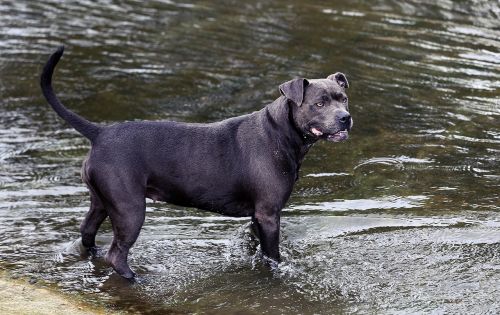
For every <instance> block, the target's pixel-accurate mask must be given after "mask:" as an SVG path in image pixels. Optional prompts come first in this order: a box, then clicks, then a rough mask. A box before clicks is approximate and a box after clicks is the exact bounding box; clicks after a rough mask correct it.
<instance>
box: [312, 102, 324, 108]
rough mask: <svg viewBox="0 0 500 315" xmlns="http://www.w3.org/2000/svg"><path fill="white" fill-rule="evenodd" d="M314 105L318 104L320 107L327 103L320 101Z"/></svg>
mask: <svg viewBox="0 0 500 315" xmlns="http://www.w3.org/2000/svg"><path fill="white" fill-rule="evenodd" d="M314 105H316V106H318V107H323V106H324V105H325V103H323V102H318V103H316V104H314Z"/></svg>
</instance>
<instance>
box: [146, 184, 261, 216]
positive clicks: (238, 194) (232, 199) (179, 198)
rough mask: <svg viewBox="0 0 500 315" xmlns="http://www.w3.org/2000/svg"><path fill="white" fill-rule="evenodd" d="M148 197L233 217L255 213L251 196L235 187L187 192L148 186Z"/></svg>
mask: <svg viewBox="0 0 500 315" xmlns="http://www.w3.org/2000/svg"><path fill="white" fill-rule="evenodd" d="M146 197H147V198H150V199H153V200H155V201H164V202H168V203H171V204H174V205H178V206H183V207H194V208H198V209H202V210H206V211H210V212H216V213H221V214H224V215H227V216H232V217H246V216H252V215H253V213H254V206H253V204H254V203H253V201H252V198H251V196H250V195H248V194H247V193H246V192H244V191H240V190H238V189H234V187H233V188H228V189H221V188H220V187H218V189H210V188H203V187H197V188H194V189H189V190H187V189H182V188H181V187H175V186H173V185H170V186H169V188H167V189H164V188H163V187H162V188H159V187H156V186H148V187H147V189H146Z"/></svg>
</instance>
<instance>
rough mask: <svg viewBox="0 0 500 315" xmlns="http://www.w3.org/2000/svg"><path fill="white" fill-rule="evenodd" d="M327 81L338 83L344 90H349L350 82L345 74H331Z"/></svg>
mask: <svg viewBox="0 0 500 315" xmlns="http://www.w3.org/2000/svg"><path fill="white" fill-rule="evenodd" d="M327 79H330V80H332V81H335V82H337V83H338V84H339V85H340V86H341V87H343V88H344V89H348V88H349V82H348V81H347V78H346V77H345V74H343V73H342V72H337V73H334V74H330V75H329V76H328V78H327Z"/></svg>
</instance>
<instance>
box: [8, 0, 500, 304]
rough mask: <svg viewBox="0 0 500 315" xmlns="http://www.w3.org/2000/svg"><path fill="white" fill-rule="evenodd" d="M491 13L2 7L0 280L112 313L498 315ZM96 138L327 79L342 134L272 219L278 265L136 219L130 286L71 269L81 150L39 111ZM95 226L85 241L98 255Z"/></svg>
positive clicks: (238, 109) (197, 116) (193, 223)
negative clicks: (334, 89) (278, 229)
mask: <svg viewBox="0 0 500 315" xmlns="http://www.w3.org/2000/svg"><path fill="white" fill-rule="evenodd" d="M499 20H500V6H499V4H498V2H497V1H454V2H451V1H439V2H435V1H404V2H401V1H392V0H378V1H370V2H369V3H368V2H365V1H357V0H354V1H346V2H342V3H336V4H327V3H326V2H325V1H271V2H260V1H245V2H244V3H242V2H237V1H217V2H216V3H213V2H212V1H198V2H178V1H150V2H146V3H143V2H141V1H121V2H115V1H98V2H94V1H80V2H79V3H78V4H74V3H70V2H67V3H66V2H64V3H59V2H57V1H47V0H42V1H10V0H6V1H2V2H1V4H0V96H1V97H0V112H1V115H0V231H1V233H0V263H1V265H2V268H5V269H8V270H10V271H11V272H13V273H16V274H19V275H22V276H26V277H36V278H39V279H44V280H45V281H46V282H47V283H50V284H52V285H54V286H56V287H57V288H58V290H61V291H64V292H67V293H69V294H78V295H82V296H83V298H84V299H86V300H88V301H90V302H93V303H98V304H102V305H105V306H107V307H110V308H113V309H117V310H127V311H130V312H150V313H155V312H158V313H169V312H171V313H181V314H183V313H212V314H219V313H224V314H226V313H238V314H262V313H266V314H298V313H300V314H335V313H339V314H341V313H342V314H343V313H429V312H434V313H438V314H440V313H488V312H490V313H493V312H495V310H497V309H499V308H500V304H499V300H498V298H497V297H498V296H499V295H500V215H499V211H500V200H499V190H500V189H499V188H500V167H499V163H500V22H499ZM60 44H65V45H66V53H65V56H64V57H63V59H62V61H61V63H60V65H59V67H58V69H57V71H56V75H55V78H54V80H55V88H56V90H57V92H58V94H59V95H60V97H61V99H62V100H63V102H64V103H65V104H66V105H67V106H68V107H70V108H71V109H74V110H75V111H76V112H77V113H79V114H81V115H83V116H85V117H86V118H88V119H91V120H93V121H96V122H100V123H113V122H117V121H124V120H146V119H147V120H178V121H189V122H211V121H216V120H220V119H224V118H228V117H232V116H235V115H240V114H244V113H248V112H251V111H255V110H258V109H260V108H262V107H263V106H264V105H265V104H267V103H269V102H271V101H272V100H274V99H275V98H277V97H278V96H279V94H278V89H277V87H278V85H279V84H280V83H282V82H284V81H287V80H289V79H291V78H293V77H295V76H303V77H308V78H317V77H326V76H327V75H329V74H331V73H334V72H337V71H342V72H344V73H345V74H346V75H347V77H348V79H349V81H350V85H351V88H350V89H349V91H348V92H349V95H350V107H351V114H352V115H353V117H354V121H355V123H354V129H353V131H352V133H351V138H350V139H349V141H348V142H346V143H341V144H332V143H318V144H317V145H315V147H313V148H312V149H311V151H310V153H309V155H308V156H307V157H306V159H305V161H304V164H303V167H302V170H301V179H300V180H299V182H298V183H297V185H296V187H295V190H294V193H293V195H292V198H291V199H290V202H289V203H288V205H287V207H286V208H285V209H284V210H283V218H282V242H281V244H282V246H281V251H282V255H283V258H284V262H283V263H282V264H280V265H279V267H278V268H277V269H275V270H269V269H268V268H266V267H264V266H263V264H262V261H261V258H260V255H259V251H258V249H257V250H256V248H255V244H254V242H253V240H252V239H251V237H250V235H249V233H248V220H247V219H245V218H243V219H234V218H228V217H222V216H219V215H217V214H212V213H207V212H202V211H199V210H196V209H187V208H181V207H175V206H171V205H168V204H162V203H153V202H152V201H151V202H148V209H147V218H146V223H145V225H144V228H143V230H142V233H141V236H140V237H139V240H138V242H137V244H136V246H135V247H134V248H133V250H132V253H131V256H130V263H131V265H132V267H133V268H134V269H135V270H136V271H137V273H138V275H139V281H138V283H137V284H135V285H130V284H128V283H126V282H124V281H123V280H121V279H120V278H119V277H117V276H116V275H114V274H113V272H112V271H111V269H110V268H108V267H107V266H106V265H105V264H104V263H103V261H102V258H94V259H92V258H91V257H87V256H85V255H83V254H81V251H80V248H79V242H78V237H79V233H78V226H79V223H80V221H81V220H82V218H83V215H84V214H85V212H86V210H87V208H88V206H89V198H88V192H87V190H86V188H85V187H84V185H83V184H82V183H81V180H80V175H79V174H80V167H81V163H82V160H83V159H84V157H85V155H86V153H87V150H88V148H89V144H88V142H87V141H86V140H85V139H84V138H83V137H81V136H80V135H79V134H78V133H76V132H75V131H74V130H72V129H71V128H70V127H69V126H68V125H67V124H65V123H64V122H62V121H61V119H59V118H58V117H57V116H56V114H55V113H53V112H52V110H50V109H49V106H48V105H47V104H46V102H45V101H44V100H43V99H42V95H41V93H40V90H39V87H38V76H39V73H40V71H41V67H42V65H43V64H44V62H45V61H46V59H47V57H48V55H49V54H50V53H51V52H52V51H53V50H54V49H55V47H57V46H58V45H60ZM111 237H112V233H111V228H110V225H109V222H106V223H105V224H104V226H103V227H102V230H101V232H100V234H99V236H98V240H97V241H98V244H99V245H101V246H102V248H103V250H105V249H106V248H107V246H108V245H109V243H110V240H111Z"/></svg>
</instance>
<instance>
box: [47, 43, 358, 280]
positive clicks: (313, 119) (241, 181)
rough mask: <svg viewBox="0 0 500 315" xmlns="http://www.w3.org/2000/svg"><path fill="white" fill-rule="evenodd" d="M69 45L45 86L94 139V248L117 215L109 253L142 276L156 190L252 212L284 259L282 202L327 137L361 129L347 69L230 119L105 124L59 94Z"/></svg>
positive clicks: (275, 254) (60, 109)
mask: <svg viewBox="0 0 500 315" xmlns="http://www.w3.org/2000/svg"><path fill="white" fill-rule="evenodd" d="M63 51H64V47H60V48H58V49H57V51H56V52H55V53H53V54H52V55H51V57H50V59H49V60H48V62H47V64H46V65H45V67H44V69H43V73H42V76H41V87H42V91H43V94H44V96H45V98H46V99H47V101H48V102H49V104H50V105H51V106H52V108H53V109H54V111H55V112H56V113H57V114H58V115H59V116H60V117H61V118H62V119H64V120H65V121H66V122H68V123H69V124H70V125H71V126H73V127H74V128H75V129H76V130H77V131H78V132H80V133H81V134H82V135H83V136H85V137H86V138H87V139H89V140H90V142H91V145H92V146H91V149H90V152H89V154H88V157H87V158H86V159H85V161H84V162H83V168H82V178H83V180H84V182H85V183H86V184H87V186H88V188H89V190H90V210H89V211H88V213H87V214H86V216H85V219H84V220H83V222H82V224H81V226H80V232H81V236H82V244H83V246H84V247H85V248H87V249H88V250H89V251H91V252H93V251H95V248H96V247H95V246H96V244H95V237H96V234H97V230H98V229H99V226H100V225H101V223H102V222H103V221H104V220H105V219H106V217H108V216H109V218H110V220H111V224H112V227H113V241H112V243H111V246H110V248H109V250H108V252H107V254H106V256H105V259H106V261H107V262H108V263H109V264H110V265H111V266H112V267H113V268H114V270H115V271H116V272H117V273H118V274H120V275H121V276H123V277H125V278H133V277H134V273H133V272H132V270H131V269H130V267H129V265H128V263H127V256H128V253H129V250H130V248H131V247H132V246H133V244H134V243H135V241H136V240H137V237H138V236H139V232H140V230H141V227H142V225H143V223H144V217H145V208H146V201H145V199H146V197H147V198H150V199H153V200H159V201H166V202H169V203H172V204H176V205H180V206H186V207H196V208H199V209H203V210H208V211H212V212H217V213H221V214H224V215H228V216H234V217H246V216H248V217H251V220H252V229H253V230H254V231H255V234H256V235H257V236H258V238H259V241H260V245H261V249H262V252H263V254H264V255H265V256H267V257H268V258H270V259H271V260H274V261H279V260H280V255H279V235H280V232H279V228H280V215H281V209H282V208H283V207H284V205H285V203H286V202H287V200H288V198H289V197H290V194H291V192H292V188H293V185H294V184H295V182H296V181H297V179H298V173H299V168H300V165H301V163H302V161H303V159H304V156H305V154H306V153H307V152H308V151H309V149H310V148H311V146H312V145H313V144H314V143H315V142H316V141H317V140H319V139H324V140H327V141H331V142H339V141H344V140H346V139H347V137H348V132H349V131H350V130H351V128H352V123H353V122H352V119H351V115H350V114H349V112H348V100H347V95H346V93H345V90H346V89H347V88H348V87H349V83H348V82H347V79H346V76H345V75H344V74H342V73H340V72H337V73H335V74H332V75H330V76H328V77H327V78H326V79H313V80H307V79H303V78H298V79H294V80H291V81H288V82H285V83H283V84H281V85H280V86H279V91H280V93H281V96H280V97H279V98H278V99H276V100H275V101H274V102H272V103H271V104H269V105H267V106H265V107H264V108H262V109H261V110H259V111H256V112H253V113H250V114H247V115H243V116H238V117H233V118H229V119H226V120H223V121H220V122H215V123H208V124H190V123H181V122H173V121H161V122H160V121H158V122H154V121H141V122H123V123H117V124H113V125H109V126H102V125H98V124H95V123H92V122H90V121H88V120H86V119H84V118H82V117H80V116H78V115H77V114H75V113H74V112H72V111H70V110H68V109H66V108H65V107H64V106H63V104H62V103H61V102H60V101H59V100H58V99H57V97H56V95H55V93H54V91H53V89H52V74H53V72H54V68H55V66H56V65H57V63H58V61H59V59H60V58H61V56H62V54H63Z"/></svg>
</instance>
